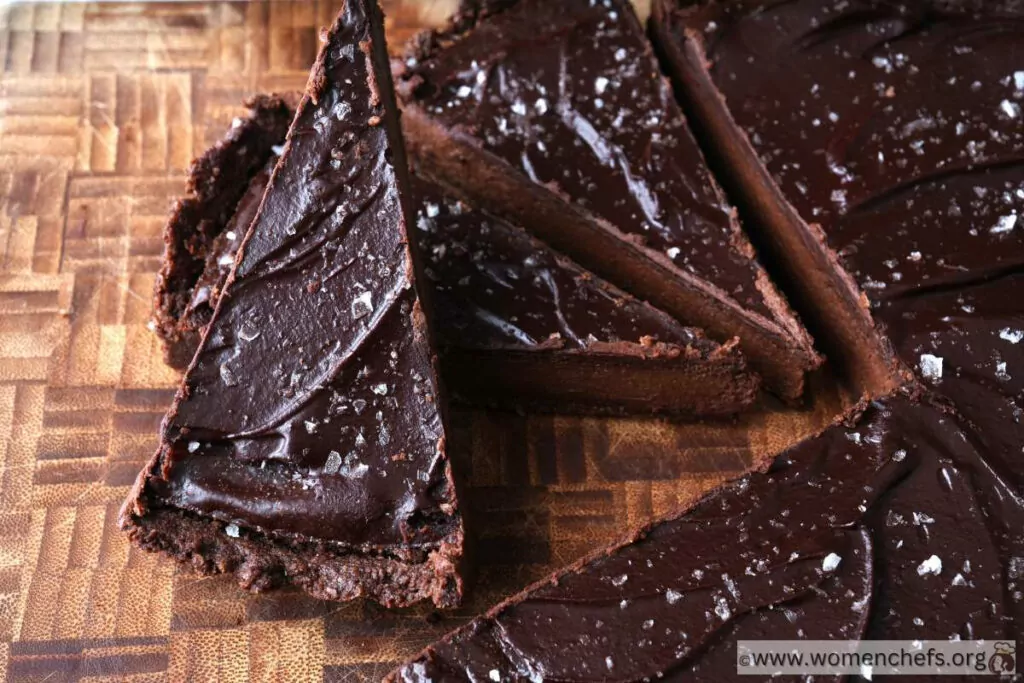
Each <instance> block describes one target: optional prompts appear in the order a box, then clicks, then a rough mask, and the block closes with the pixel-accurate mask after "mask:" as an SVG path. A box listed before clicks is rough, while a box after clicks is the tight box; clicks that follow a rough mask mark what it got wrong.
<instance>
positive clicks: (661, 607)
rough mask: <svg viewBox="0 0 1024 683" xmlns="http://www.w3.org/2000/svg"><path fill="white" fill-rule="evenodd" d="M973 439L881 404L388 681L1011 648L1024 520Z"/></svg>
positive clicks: (636, 674)
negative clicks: (975, 646)
mask: <svg viewBox="0 0 1024 683" xmlns="http://www.w3.org/2000/svg"><path fill="white" fill-rule="evenodd" d="M972 436H973V435H972V434H971V433H970V432H969V431H965V430H964V429H962V427H961V425H960V424H959V423H958V421H957V419H956V418H955V417H954V416H952V415H949V414H947V413H946V412H945V411H944V410H942V409H940V408H937V407H935V406H934V405H932V404H931V403H930V402H929V401H924V402H918V401H917V400H916V399H913V398H911V397H906V396H897V397H893V398H890V399H887V400H885V401H882V402H877V403H873V404H870V405H868V406H866V407H865V409H864V412H863V415H862V416H861V417H860V418H859V419H857V420H856V421H854V422H852V423H850V424H848V425H847V424H838V425H836V426H834V427H832V428H830V429H829V430H827V431H826V432H825V433H823V434H822V435H821V436H819V437H816V438H812V439H809V440H808V441H805V442H804V443H802V444H800V445H798V446H796V447H795V448H793V449H791V450H790V451H788V452H786V453H784V454H782V455H780V456H779V457H778V458H777V459H776V461H775V463H774V464H773V465H772V466H771V468H770V469H769V471H768V472H767V473H765V474H760V473H754V474H750V475H747V476H745V477H743V478H742V479H739V480H737V481H735V482H733V483H730V484H728V485H725V486H723V487H722V488H720V489H718V490H716V491H714V492H712V493H711V494H709V495H708V496H707V497H705V498H704V499H703V500H702V501H701V502H699V503H698V504H697V505H696V506H695V507H694V508H693V509H691V510H689V511H686V512H683V513H681V514H677V515H673V516H669V517H668V518H666V519H664V520H662V521H660V522H657V523H654V524H652V525H651V526H649V527H647V528H645V529H643V530H641V531H640V532H638V533H637V534H635V535H634V536H632V537H631V538H629V539H628V540H627V541H625V542H624V543H622V544H620V545H617V546H614V547H612V548H609V549H607V550H605V551H603V552H600V553H597V554H595V555H592V556H590V557H589V558H586V559H584V560H582V561H580V562H579V563H577V564H575V565H573V566H571V567H569V568H567V569H565V570H563V571H561V572H559V573H558V574H556V575H553V576H552V577H551V578H550V579H548V580H546V581H542V582H540V583H537V584H535V585H533V586H532V587H530V588H527V589H526V590H525V591H523V592H522V593H520V594H519V595H516V596H514V597H512V598H510V599H508V600H507V601H505V602H504V603H502V604H500V605H498V606H497V607H495V608H494V609H492V610H490V611H489V612H487V613H486V614H485V615H484V616H482V617H479V618H477V619H475V620H474V621H472V622H470V623H469V624H468V625H467V626H465V627H463V628H461V629H459V630H457V631H455V632H453V633H452V634H450V635H448V636H447V637H446V638H444V639H443V640H441V641H439V642H437V643H435V644H433V645H431V646H430V647H429V648H427V649H426V650H425V651H424V652H422V653H421V654H420V655H418V656H417V657H415V658H414V659H413V660H411V661H409V662H407V663H406V664H404V665H403V666H402V667H401V668H399V669H398V670H397V671H395V672H393V673H392V674H391V675H390V676H389V677H388V679H387V680H389V681H408V682H413V681H417V682H425V681H435V682H439V681H456V680H476V681H487V680H492V681H506V680H531V681H539V680H558V681H608V680H620V681H640V680H658V679H662V678H664V679H665V680H707V681H723V680H732V679H733V678H734V677H735V675H736V672H737V669H736V666H737V652H736V648H737V641H738V640H743V639H750V640H765V639H771V640H801V639H812V640H848V639H852V640H858V639H878V640H887V639H891V640H908V641H909V640H928V639H932V640H942V641H946V640H950V639H953V640H955V639H959V638H962V639H964V640H967V639H969V638H970V637H974V638H986V639H988V638H995V639H1000V638H1012V637H1014V635H1015V634H1016V633H1019V630H1020V625H1021V619H1022V618H1024V615H1022V610H1021V607H1020V604H1019V601H1016V600H1015V599H1014V597H1013V595H1012V594H1011V593H1012V589H1013V588H1012V587H1013V579H1012V577H1011V575H1009V574H1007V572H1008V571H1012V570H1011V569H1010V568H1011V567H1013V566H1015V565H1014V563H1015V562H1016V560H1014V558H1015V557H1018V556H1019V552H1020V550H1021V546H1022V541H1021V539H1020V534H1019V532H1018V530H1019V528H1020V524H1021V523H1022V522H1024V507H1022V505H1021V502H1020V499H1019V498H1014V497H1013V496H1011V495H1008V491H1007V489H1006V487H1005V485H1004V484H1003V482H1001V481H1000V480H999V479H998V477H995V476H993V475H992V473H991V472H989V471H988V470H987V468H986V467H985V453H984V451H983V450H979V449H978V448H977V446H976V444H975V443H974V442H973V441H972Z"/></svg>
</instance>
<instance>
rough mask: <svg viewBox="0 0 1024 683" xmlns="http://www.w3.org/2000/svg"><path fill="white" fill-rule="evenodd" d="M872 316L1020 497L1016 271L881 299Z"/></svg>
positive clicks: (1019, 294)
mask: <svg viewBox="0 0 1024 683" xmlns="http://www.w3.org/2000/svg"><path fill="white" fill-rule="evenodd" d="M874 314H875V317H876V319H877V320H879V321H881V322H882V323H884V325H885V328H886V332H887V334H888V336H889V338H890V339H891V340H892V343H893V345H894V346H895V348H896V350H897V351H898V352H899V354H900V356H901V357H902V358H904V359H906V360H907V362H908V363H911V364H913V365H914V367H915V369H916V370H917V373H918V374H919V375H921V376H922V378H923V380H924V382H925V383H926V384H928V385H930V386H932V387H934V388H935V389H936V390H937V391H938V392H940V393H941V394H942V395H943V396H946V397H948V398H949V399H950V400H951V401H952V402H953V404H954V405H955V406H956V408H957V410H958V411H959V412H960V413H961V414H962V415H963V416H964V417H965V418H967V419H968V420H970V421H971V422H972V423H973V424H974V425H975V427H976V430H975V431H976V433H977V436H978V439H979V440H980V441H981V442H982V443H983V444H984V445H985V447H986V449H987V451H988V452H989V453H990V454H991V459H990V463H991V465H992V467H993V468H994V469H995V470H996V471H997V472H998V473H999V475H1000V476H1002V477H1003V478H1005V479H1006V481H1007V482H1009V483H1011V485H1012V486H1013V487H1014V488H1015V489H1016V491H1017V492H1018V495H1024V273H1019V274H1015V275H1006V276H1003V277H1001V278H997V279H995V280H992V281H989V282H982V283H979V284H975V285H971V286H961V287H957V288H953V289H946V290H939V291H932V292H927V293H924V294H920V295H918V296H908V297H903V298H900V299H895V300H892V301H886V302H883V303H881V304H879V305H878V306H877V307H876V308H875V311H874Z"/></svg>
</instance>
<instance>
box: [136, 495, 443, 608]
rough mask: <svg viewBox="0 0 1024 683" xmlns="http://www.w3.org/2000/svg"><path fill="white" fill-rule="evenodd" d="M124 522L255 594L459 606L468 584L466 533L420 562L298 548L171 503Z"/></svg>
mask: <svg viewBox="0 0 1024 683" xmlns="http://www.w3.org/2000/svg"><path fill="white" fill-rule="evenodd" d="M120 526H121V529H122V530H123V531H125V532H127V534H128V537H129V539H130V540H131V541H132V543H133V544H135V545H136V546H138V547H140V548H142V549H143V550H146V551H149V552H161V553H163V554H165V555H168V556H170V557H172V558H174V559H175V560H176V561H178V562H179V563H181V564H185V565H188V566H190V567H191V568H192V569H193V570H194V571H196V572H197V573H198V574H201V575H205V576H209V575H214V574H232V575H233V576H234V579H235V580H236V581H237V582H238V585H239V586H240V587H242V588H244V589H246V590H250V591H252V592H256V593H259V592H263V591H266V590H270V589H273V588H277V587H280V586H283V585H293V586H297V587H299V588H301V589H302V590H303V591H305V592H306V593H308V594H309V595H311V596H312V597H314V598H317V599H320V600H333V601H346V600H352V599H355V598H370V599H373V600H375V601H377V602H379V603H380V604H381V605H383V606H385V607H389V608H393V607H406V606H409V605H412V604H414V603H417V602H420V601H423V600H430V601H432V602H433V603H434V605H436V606H437V607H440V608H448V607H454V606H456V605H458V603H459V601H460V599H461V595H462V590H463V587H462V578H461V577H460V575H459V572H458V564H459V561H460V556H461V552H460V550H459V547H460V546H461V544H462V542H461V539H455V540H446V541H444V542H443V543H441V545H440V546H439V547H438V548H436V549H433V550H429V551H426V552H425V557H423V558H422V560H421V561H418V562H417V561H414V560H413V559H400V558H396V557H389V556H386V555H371V554H365V553H357V552H341V551H338V550H335V549H332V548H330V547H329V546H328V545H327V544H322V543H320V544H307V545H306V546H305V547H303V548H302V549H301V550H299V549H296V548H293V547H291V546H289V545H286V544H283V543H277V542H274V541H273V540H271V539H269V538H267V537H266V536H263V535H262V534H259V533H257V532H254V531H251V530H248V529H242V530H240V531H239V532H238V533H239V536H238V538H233V537H231V536H229V535H228V534H227V532H226V531H225V527H226V525H225V524H224V523H223V522H218V521H215V520H212V519H199V518H197V517H195V516H192V515H190V514H188V513H186V512H184V511H182V510H178V509H173V508H163V509H159V510H151V511H149V512H148V513H147V514H146V516H145V517H144V518H143V517H138V516H136V515H134V514H132V513H131V512H129V511H127V510H123V511H122V514H121V518H120Z"/></svg>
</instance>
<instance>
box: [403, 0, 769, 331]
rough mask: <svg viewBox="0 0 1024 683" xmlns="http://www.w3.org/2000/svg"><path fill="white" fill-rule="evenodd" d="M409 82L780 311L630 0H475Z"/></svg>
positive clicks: (433, 39) (542, 180) (478, 135)
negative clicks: (766, 292)
mask: <svg viewBox="0 0 1024 683" xmlns="http://www.w3.org/2000/svg"><path fill="white" fill-rule="evenodd" d="M405 79H407V80H408V82H410V83H415V84H417V85H416V87H415V88H414V99H415V102H416V104H417V105H418V106H420V107H422V108H423V109H424V110H425V111H426V112H427V113H428V114H429V115H431V116H433V117H434V118H435V119H436V120H438V121H439V122H441V123H442V124H443V125H444V126H445V127H446V128H448V129H449V130H452V131H453V132H454V133H455V134H456V135H460V136H468V137H470V138H472V139H473V140H474V141H476V142H477V143H478V144H480V145H482V146H483V148H484V149H486V150H487V151H489V152H491V153H493V154H495V155H496V156H498V157H500V158H501V159H503V160H505V161H506V162H507V163H509V164H510V165H511V166H512V167H513V168H515V169H518V170H519V171H521V172H522V173H523V174H525V175H526V176H528V177H529V178H531V179H532V180H534V181H535V182H537V183H539V184H543V185H547V186H549V187H552V188H556V191H557V192H559V193H561V194H563V195H564V196H566V197H567V198H568V199H569V200H571V201H572V202H573V203H575V204H576V205H578V206H580V207H583V208H585V209H587V210H589V211H590V212H592V213H594V214H596V215H597V216H599V217H601V218H603V219H605V220H607V221H608V222H609V223H611V224H612V225H614V226H615V227H617V228H618V229H619V230H621V231H622V232H623V233H625V234H626V235H628V236H630V238H631V239H635V240H637V241H639V242H641V243H643V244H645V245H646V246H647V247H649V248H650V249H651V250H653V251H654V252H657V253H658V254H659V255H660V257H661V258H664V257H667V258H668V259H670V260H671V261H672V263H674V264H675V265H676V266H677V267H678V268H681V269H684V270H687V271H689V272H691V273H693V274H694V275H696V276H697V277H699V278H702V279H704V280H705V281H707V282H709V283H712V284H713V285H715V286H717V287H719V288H720V289H721V290H723V291H724V292H726V293H727V294H728V295H730V296H731V297H733V298H734V299H735V300H736V301H737V302H739V303H740V304H742V305H743V306H745V307H746V308H748V309H750V310H752V311H756V312H758V313H760V314H761V315H763V316H765V317H767V318H769V319H774V317H775V316H774V315H773V312H772V311H771V309H770V308H769V306H767V305H766V304H765V301H764V298H763V296H762V293H761V292H760V291H759V290H758V288H757V286H756V284H755V283H756V281H757V277H758V274H759V272H760V270H759V266H758V265H757V263H756V261H754V260H753V259H752V258H751V256H750V253H751V252H750V250H749V246H748V245H746V243H745V241H744V240H743V238H742V236H741V233H740V229H739V227H738V225H737V224H736V222H735V220H734V219H733V217H732V209H731V207H730V206H729V205H728V204H727V202H726V200H725V199H724V197H723V195H722V193H721V192H720V190H719V189H718V186H717V185H716V184H715V182H714V180H713V178H712V177H711V174H710V173H709V171H708V169H707V167H706V166H705V164H704V159H703V157H702V155H701V152H700V149H699V148H698V146H697V144H696V142H695V141H694V139H693V136H692V135H691V133H690V131H689V129H688V127H687V125H686V121H685V119H684V117H683V115H682V113H681V112H680V110H679V108H678V106H677V105H676V103H675V100H674V98H673V95H672V91H671V89H670V88H669V87H668V86H667V85H666V83H665V82H664V80H663V79H662V77H661V74H660V72H659V71H658V65H657V62H656V61H655V60H654V58H653V55H652V53H651V49H650V47H649V45H648V43H647V41H646V40H645V38H644V35H643V31H642V30H641V27H640V25H639V22H638V21H637V19H636V16H635V15H634V13H633V10H632V8H631V7H630V5H629V3H628V2H624V1H622V0H603V1H602V2H590V1H589V0H565V1H562V2H547V1H545V0H520V1H519V2H508V1H505V2H501V1H496V2H489V3H488V2H475V3H474V2H468V3H465V6H464V8H463V12H462V14H461V15H460V16H458V17H456V19H455V21H454V26H453V28H452V30H451V31H450V32H441V33H437V34H433V35H430V36H428V37H427V38H425V39H424V44H423V46H422V50H421V51H420V54H419V55H418V56H416V57H410V59H409V61H408V62H407V64H406V71H405Z"/></svg>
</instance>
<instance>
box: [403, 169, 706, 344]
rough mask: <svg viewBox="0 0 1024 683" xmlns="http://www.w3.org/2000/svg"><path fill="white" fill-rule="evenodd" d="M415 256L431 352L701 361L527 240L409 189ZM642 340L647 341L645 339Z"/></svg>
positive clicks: (634, 309)
mask: <svg viewBox="0 0 1024 683" xmlns="http://www.w3.org/2000/svg"><path fill="white" fill-rule="evenodd" d="M413 188H414V195H415V196H416V198H417V206H418V211H419V213H418V215H417V219H416V220H417V227H418V229H419V233H418V234H419V239H418V240H417V243H418V247H419V248H420V249H421V250H422V252H423V262H424V264H425V269H424V274H425V276H426V278H427V279H428V280H429V281H430V282H431V284H432V285H433V287H432V290H433V296H432V297H431V304H432V306H433V309H434V316H433V320H434V321H435V322H436V325H437V331H438V332H437V333H438V343H439V344H441V345H442V346H449V347H459V348H465V349H488V348H514V349H524V348H525V349H540V348H565V349H581V350H582V349H587V348H589V347H591V346H592V345H593V344H595V343H597V342H629V343H633V344H637V343H640V342H641V340H645V341H647V342H654V341H660V342H664V343H670V344H674V345H676V346H679V347H682V348H687V347H691V348H693V349H694V350H696V351H699V352H700V353H702V354H707V353H710V352H711V351H713V350H714V349H716V348H718V345H717V344H715V343H714V342H712V341H710V340H708V339H705V338H704V337H703V336H702V335H701V333H700V331H699V330H695V329H693V328H689V327H684V326H683V325H680V324H679V323H678V322H676V321H675V320H674V319H672V318H671V317H670V316H668V315H666V314H665V313H662V312H661V311H659V310H657V309H656V308H653V307H651V306H649V305H648V304H646V303H643V302H641V301H638V300H636V299H634V298H633V297H631V296H629V295H628V294H625V293H624V292H622V291H619V290H618V289H616V288H615V287H613V286H612V285H610V284H608V283H606V282H604V281H603V280H601V279H600V278H597V277H596V276H594V275H592V274H590V273H589V272H587V271H585V270H583V269H581V268H580V267H579V266H577V265H576V264H575V263H573V262H572V261H570V260H569V259H566V258H564V257H563V256H561V255H559V254H557V253H556V252H555V251H553V250H552V249H550V248H549V247H547V246H546V245H544V244H543V243H541V242H539V241H538V240H536V239H534V238H533V237H531V236H529V235H528V234H527V233H526V232H525V231H524V230H522V229H521V228H518V227H515V226H513V225H510V224H509V223H506V222H505V221H503V220H501V219H499V218H497V217H494V216H491V215H490V214H487V213H485V212H483V211H478V210H475V209H473V208H471V207H469V206H467V205H465V204H464V203H461V202H459V201H457V200H455V199H453V198H451V196H449V195H446V194H445V193H444V192H443V190H441V189H440V188H439V187H438V186H437V185H434V184H433V183H430V182H428V181H425V180H419V179H415V180H414V181H413ZM645 338H646V339H645Z"/></svg>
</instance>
